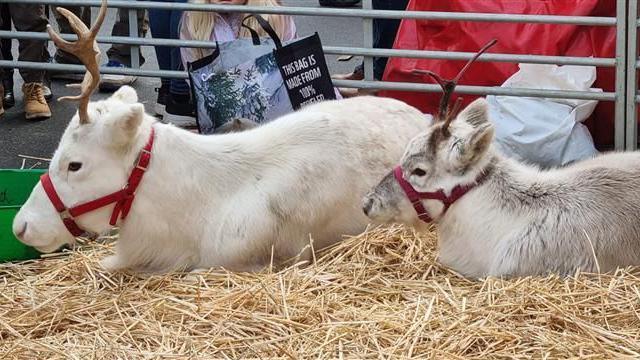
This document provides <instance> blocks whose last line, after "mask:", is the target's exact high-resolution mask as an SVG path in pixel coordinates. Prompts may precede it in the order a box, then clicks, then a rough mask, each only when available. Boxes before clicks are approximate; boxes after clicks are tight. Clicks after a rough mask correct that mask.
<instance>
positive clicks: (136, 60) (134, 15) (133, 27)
mask: <svg viewBox="0 0 640 360" xmlns="http://www.w3.org/2000/svg"><path fill="white" fill-rule="evenodd" d="M134 1H136V0H134ZM122 11H127V10H125V9H122ZM128 12H129V37H139V34H138V10H136V9H129V10H128ZM139 49H140V46H138V45H130V46H129V51H130V52H131V68H133V69H138V68H140V50H139Z"/></svg>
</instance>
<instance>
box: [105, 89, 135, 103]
mask: <svg viewBox="0 0 640 360" xmlns="http://www.w3.org/2000/svg"><path fill="white" fill-rule="evenodd" d="M110 98H111V99H116V100H120V101H122V102H125V103H127V104H135V103H137V102H138V93H137V92H136V90H135V89H134V88H132V87H131V86H128V85H124V86H121V87H120V89H118V90H117V91H116V92H114V93H113V95H111V97H110Z"/></svg>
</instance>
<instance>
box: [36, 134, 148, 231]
mask: <svg viewBox="0 0 640 360" xmlns="http://www.w3.org/2000/svg"><path fill="white" fill-rule="evenodd" d="M153 138H154V130H153V128H151V135H149V141H147V144H146V145H145V146H144V148H143V149H142V150H141V151H140V153H139V154H138V158H137V160H136V163H135V167H134V168H133V170H132V171H131V175H129V179H128V180H127V184H126V185H125V186H124V187H123V188H122V190H120V191H116V192H114V193H111V194H109V195H106V196H103V197H101V198H99V199H96V200H93V201H89V202H87V203H84V204H80V205H76V206H74V207H72V208H70V209H67V207H66V206H65V205H64V203H63V202H62V200H61V199H60V197H59V196H58V193H57V192H56V189H55V187H54V186H53V183H52V182H51V178H49V174H48V173H46V174H44V175H42V176H41V177H40V182H41V183H42V187H43V188H44V191H45V192H46V193H47V196H48V197H49V200H51V203H52V204H53V207H55V208H56V211H58V213H59V214H60V218H61V219H62V222H63V223H64V226H65V227H66V228H67V230H69V232H70V233H71V234H72V235H73V236H81V235H83V234H85V233H86V231H84V230H83V229H82V228H81V227H80V226H78V224H77V223H76V221H75V218H77V217H78V216H80V215H82V214H86V213H88V212H91V211H93V210H97V209H100V208H103V207H105V206H107V205H110V204H113V203H116V206H115V208H114V209H113V213H111V220H110V221H109V224H111V226H115V225H116V222H117V221H118V217H120V218H121V219H122V220H124V219H125V218H126V217H127V215H128V214H129V210H130V209H131V205H132V204H133V199H134V198H135V195H136V189H137V188H138V185H140V182H141V181H142V176H143V175H144V173H145V171H147V169H148V167H149V163H150V162H151V149H152V148H153Z"/></svg>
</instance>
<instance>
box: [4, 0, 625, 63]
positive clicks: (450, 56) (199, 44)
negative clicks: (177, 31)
mask: <svg viewBox="0 0 640 360" xmlns="http://www.w3.org/2000/svg"><path fill="white" fill-rule="evenodd" d="M0 2H1V1H0ZM61 36H62V38H63V39H65V40H70V41H75V40H76V39H77V36H75V35H72V34H61ZM0 38H8V39H17V40H20V39H39V40H50V39H49V35H48V34H46V33H41V32H29V31H7V30H0ZM96 41H97V42H98V43H104V44H127V45H148V46H179V47H194V48H210V49H213V48H215V47H216V44H215V43H213V42H211V41H200V40H175V39H154V38H140V37H125V36H98V37H97V38H96ZM323 49H324V52H325V53H326V54H330V55H355V56H373V57H379V56H384V57H402V58H416V59H437V60H469V59H471V58H472V57H473V56H474V55H475V53H471V52H449V51H435V50H401V49H369V48H365V47H349V46H323ZM477 61H478V62H483V61H484V62H512V63H529V64H554V65H584V66H598V67H615V66H616V59H614V58H584V57H576V56H547V55H521V54H497V53H485V54H482V55H481V56H480V57H479V58H478V60H477Z"/></svg>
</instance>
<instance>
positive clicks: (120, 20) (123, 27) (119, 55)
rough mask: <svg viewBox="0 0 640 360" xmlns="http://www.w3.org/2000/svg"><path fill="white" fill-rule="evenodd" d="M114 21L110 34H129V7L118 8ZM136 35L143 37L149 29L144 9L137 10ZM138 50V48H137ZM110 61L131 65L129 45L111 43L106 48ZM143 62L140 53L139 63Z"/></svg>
mask: <svg viewBox="0 0 640 360" xmlns="http://www.w3.org/2000/svg"><path fill="white" fill-rule="evenodd" d="M116 16H117V17H116V22H115V24H113V28H112V30H111V36H129V9H118V13H117V15H116ZM137 19H138V36H139V37H145V36H146V35H147V30H148V29H149V18H148V17H147V13H146V11H145V10H138V11H137ZM138 51H140V49H139V48H138ZM107 57H108V58H109V60H110V61H117V62H119V63H121V64H123V65H125V66H127V67H130V66H131V47H130V46H129V45H126V44H113V45H111V47H110V48H109V50H107ZM142 64H144V57H142V53H140V65H142Z"/></svg>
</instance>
